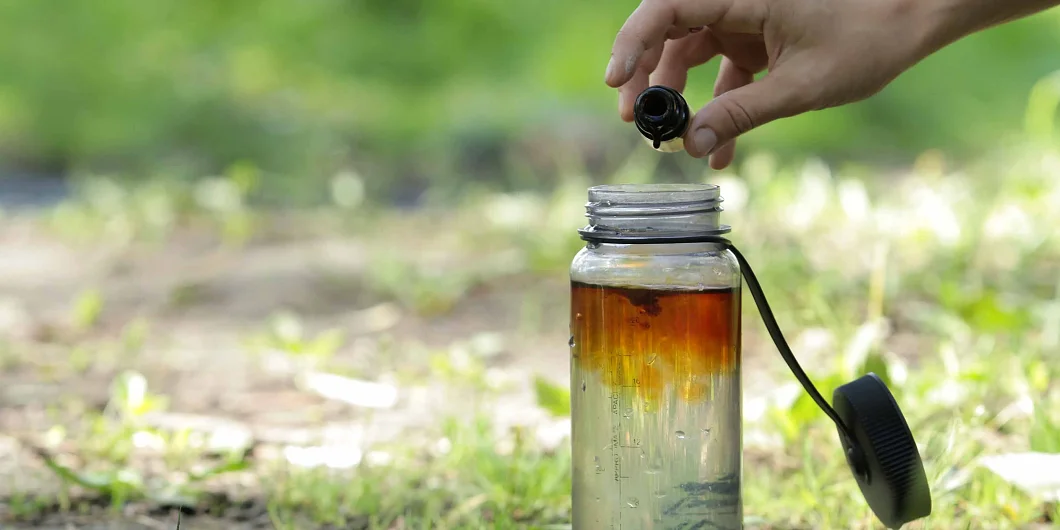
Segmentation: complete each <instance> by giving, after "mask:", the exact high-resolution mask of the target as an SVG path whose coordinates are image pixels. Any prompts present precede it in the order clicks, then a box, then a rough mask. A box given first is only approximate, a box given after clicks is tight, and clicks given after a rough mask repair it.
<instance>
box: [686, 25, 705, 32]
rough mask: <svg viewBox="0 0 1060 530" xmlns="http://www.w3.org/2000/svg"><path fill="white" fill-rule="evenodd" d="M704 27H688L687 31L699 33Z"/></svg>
mask: <svg viewBox="0 0 1060 530" xmlns="http://www.w3.org/2000/svg"><path fill="white" fill-rule="evenodd" d="M704 27H705V26H696V27H694V28H688V32H689V33H699V32H700V31H703V28H704Z"/></svg>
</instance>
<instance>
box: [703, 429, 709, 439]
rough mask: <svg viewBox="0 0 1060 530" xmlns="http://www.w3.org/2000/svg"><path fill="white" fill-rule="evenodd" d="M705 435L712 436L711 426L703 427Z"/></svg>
mask: <svg viewBox="0 0 1060 530" xmlns="http://www.w3.org/2000/svg"><path fill="white" fill-rule="evenodd" d="M703 436H704V437H709V436H710V427H707V428H706V429H703Z"/></svg>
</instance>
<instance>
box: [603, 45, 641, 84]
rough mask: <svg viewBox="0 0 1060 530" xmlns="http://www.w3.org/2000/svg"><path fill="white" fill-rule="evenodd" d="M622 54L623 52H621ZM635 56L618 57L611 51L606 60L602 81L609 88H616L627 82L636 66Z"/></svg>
mask: <svg viewBox="0 0 1060 530" xmlns="http://www.w3.org/2000/svg"><path fill="white" fill-rule="evenodd" d="M622 55H624V54H622ZM637 60H638V58H637V57H625V58H624V59H620V58H619V56H618V55H616V54H614V53H612V54H611V59H610V60H608V62H607V70H606V71H605V72H604V82H605V83H607V86H609V87H611V88H618V87H621V86H622V85H624V84H626V83H628V82H629V80H630V79H631V78H632V77H633V73H634V71H635V70H636V66H637Z"/></svg>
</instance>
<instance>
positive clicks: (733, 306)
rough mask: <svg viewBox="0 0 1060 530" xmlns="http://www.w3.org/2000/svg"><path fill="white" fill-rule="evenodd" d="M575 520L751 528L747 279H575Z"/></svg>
mask: <svg viewBox="0 0 1060 530" xmlns="http://www.w3.org/2000/svg"><path fill="white" fill-rule="evenodd" d="M570 318H571V335H572V337H571V370H572V378H571V385H572V388H571V399H572V408H573V409H574V410H575V412H576V414H575V416H576V418H575V420H574V423H573V424H572V437H573V447H574V448H575V449H574V451H575V454H574V484H573V487H574V492H573V493H574V495H573V496H574V525H573V526H574V528H575V529H593V528H621V529H622V530H630V529H664V528H665V529H670V528H721V529H726V530H727V529H739V528H741V524H742V519H743V514H742V506H741V504H740V476H741V471H742V470H741V463H742V457H741V449H742V440H741V419H742V416H741V413H742V411H741V406H740V387H741V384H740V383H741V382H740V290H739V289H738V288H729V289H710V290H688V289H683V290H682V289H673V290H668V289H649V288H637V287H612V286H597V285H589V284H585V283H579V282H573V283H572V284H571V315H570Z"/></svg>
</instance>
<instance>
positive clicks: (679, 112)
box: [633, 85, 691, 149]
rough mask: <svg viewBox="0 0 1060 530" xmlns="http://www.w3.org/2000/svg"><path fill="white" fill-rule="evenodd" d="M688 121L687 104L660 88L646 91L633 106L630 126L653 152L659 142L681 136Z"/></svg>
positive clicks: (674, 94)
mask: <svg viewBox="0 0 1060 530" xmlns="http://www.w3.org/2000/svg"><path fill="white" fill-rule="evenodd" d="M690 119H691V113H690V112H689V111H688V103H687V102H685V98H684V97H682V96H681V93H680V92H678V91H676V90H674V89H672V88H669V87H665V86H662V85H655V86H651V87H648V88H647V89H645V90H644V91H643V92H641V93H640V94H639V95H638V96H637V100H636V102H634V103H633V123H635V124H636V126H637V130H638V131H640V133H641V134H642V135H644V137H645V138H647V139H649V140H651V141H652V145H653V146H654V147H655V148H656V149H658V148H659V145H660V144H662V142H668V141H670V140H673V139H675V138H680V137H681V136H682V135H684V133H685V130H686V129H688V123H689V121H690Z"/></svg>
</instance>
